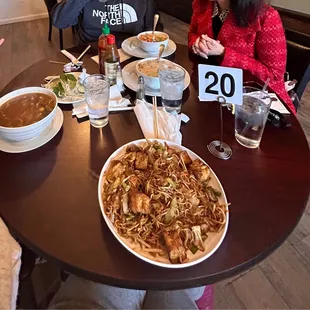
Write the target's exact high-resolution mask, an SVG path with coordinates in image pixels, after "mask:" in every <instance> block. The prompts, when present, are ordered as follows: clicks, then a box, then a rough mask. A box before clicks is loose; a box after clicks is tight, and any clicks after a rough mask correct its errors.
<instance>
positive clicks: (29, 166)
mask: <svg viewBox="0 0 310 310" xmlns="http://www.w3.org/2000/svg"><path fill="white" fill-rule="evenodd" d="M53 60H60V61H65V59H64V57H63V56H62V55H61V54H60V53H55V55H54V57H53ZM175 61H176V62H177V63H179V64H181V65H182V66H184V67H185V68H186V69H187V70H188V72H190V73H191V72H192V70H193V67H194V68H195V66H196V64H193V63H192V62H191V61H190V59H189V57H188V52H187V48H186V47H185V46H180V45H179V46H178V49H177V51H176V55H175ZM84 63H85V65H86V67H87V69H88V72H91V73H95V72H97V71H98V68H97V65H96V64H95V63H94V62H93V61H92V60H91V59H90V57H88V56H86V57H84ZM61 69H62V66H61V65H57V64H51V63H49V62H48V60H47V59H45V60H42V61H39V62H37V63H36V64H34V65H33V66H31V67H30V68H28V69H27V70H25V71H24V72H22V73H21V74H20V75H18V76H17V77H16V78H14V79H13V80H12V81H11V82H10V83H9V84H8V85H7V86H6V87H5V88H4V89H3V91H2V92H1V96H2V95H4V94H6V93H8V92H9V91H12V90H14V89H17V88H21V87H25V86H35V85H40V84H41V83H42V82H43V79H44V77H45V76H48V75H52V74H59V72H60V71H61ZM186 98H187V102H186V104H185V105H184V107H183V111H184V112H185V113H186V114H187V115H188V116H189V117H190V119H191V120H190V122H189V123H188V124H186V125H182V129H181V131H182V134H183V145H184V146H186V147H188V148H190V149H191V150H193V151H194V152H196V153H197V154H198V155H199V156H201V157H202V158H203V159H204V160H205V161H206V162H207V163H208V164H209V165H210V166H211V167H212V169H214V171H215V173H216V174H217V175H218V177H219V179H220V180H221V182H222V184H223V186H224V189H225V192H226V194H227V197H228V200H229V202H231V207H230V222H229V228H228V232H227V235H226V238H225V240H224V242H223V243H222V245H221V247H220V248H219V249H218V250H217V251H216V253H215V254H214V255H212V257H210V258H209V259H207V260H206V261H204V262H203V263H201V264H199V265H196V266H194V267H191V268H185V269H181V270H169V269H166V268H159V267H155V266H152V265H150V264H147V263H146V262H143V261H141V260H139V259H138V258H136V257H135V256H133V255H132V254H130V253H129V252H128V251H127V250H126V249H125V248H123V247H122V245H121V244H120V243H119V242H118V241H117V240H116V239H115V238H114V237H113V235H112V234H111V232H110V231H109V230H108V228H107V226H106V224H105V222H104V221H103V218H102V215H101V211H100V209H99V203H98V198H97V186H98V175H99V173H100V170H101V168H102V166H103V164H104V163H105V161H106V160H107V158H108V157H109V156H110V155H111V153H112V152H113V151H115V150H116V149H117V148H118V147H120V146H121V145H123V144H125V143H127V142H130V141H132V140H135V139H140V138H143V135H142V132H141V130H140V127H139V125H138V123H137V120H136V117H135V114H134V113H133V112H132V111H127V112H121V113H117V114H112V115H111V116H110V122H109V125H108V126H107V127H105V128H103V129H102V130H98V129H95V128H92V127H91V126H90V124H89V122H88V121H84V122H78V121H77V119H76V118H75V117H72V116H71V107H70V106H69V107H68V106H61V108H63V111H64V124H63V128H62V129H61V131H60V132H59V133H58V134H57V136H56V137H55V138H54V139H52V140H51V141H50V142H49V143H47V144H46V145H45V146H43V147H41V148H39V149H37V150H34V151H31V152H28V153H23V154H7V153H3V152H0V162H1V164H0V165H1V180H0V188H1V196H0V214H1V216H2V217H3V219H4V221H5V222H6V224H7V225H8V226H9V228H10V230H11V232H12V233H13V234H14V235H15V236H16V237H17V238H18V239H19V240H20V241H21V242H22V243H24V244H25V245H26V246H27V247H29V248H30V249H32V250H33V251H34V252H35V253H36V254H38V255H40V256H42V257H44V258H46V259H48V260H53V261H54V262H57V263H58V264H59V265H60V266H61V267H62V268H64V269H66V270H68V271H69V272H71V273H75V274H77V275H79V276H82V277H85V278H88V279H91V280H94V281H97V282H102V283H106V284H111V285H115V286H121V287H126V288H138V289H181V288H187V287H193V286H199V285H205V284H210V283H214V282H217V281H219V280H221V279H224V278H227V277H230V276H233V275H235V274H237V273H239V272H241V271H244V270H246V269H248V268H250V267H252V266H253V265H255V264H257V263H258V262H260V261H261V260H262V259H264V258H265V257H266V256H268V255H269V254H270V253H272V251H274V250H275V249H277V248H278V247H279V246H280V245H281V244H282V242H283V241H284V240H285V239H286V238H287V237H288V236H289V234H290V233H291V232H292V231H293V229H294V228H295V226H296V225H297V223H298V221H299V219H300V217H301V215H302V213H303V211H304V208H305V206H306V202H307V199H308V195H309V190H310V175H309V171H310V157H309V148H308V144H307V140H306V138H305V135H304V133H303V131H302V129H301V127H300V125H299V123H298V121H297V120H296V118H295V117H294V116H292V118H291V119H292V127H291V128H287V129H278V128H275V127H272V126H271V125H267V126H266V129H265V132H264V136H263V139H262V142H261V145H260V147H259V148H258V149H254V150H251V149H247V148H244V147H242V146H241V145H239V144H238V143H237V142H236V141H235V138H234V118H233V115H231V113H230V112H229V111H227V110H226V109H225V111H224V121H225V126H224V141H225V142H226V143H227V144H228V145H230V146H231V148H232V150H233V156H232V158H231V159H230V160H228V161H222V160H219V159H217V158H215V157H213V156H212V155H211V154H210V153H209V152H208V150H207V147H206V145H207V144H208V143H209V142H210V141H212V140H214V139H218V138H219V106H218V104H217V103H215V102H208V103H207V102H199V101H198V98H197V91H196V90H195V88H194V86H193V85H192V84H191V85H190V87H189V90H188V91H187V92H186Z"/></svg>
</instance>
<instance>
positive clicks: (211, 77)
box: [198, 65, 243, 104]
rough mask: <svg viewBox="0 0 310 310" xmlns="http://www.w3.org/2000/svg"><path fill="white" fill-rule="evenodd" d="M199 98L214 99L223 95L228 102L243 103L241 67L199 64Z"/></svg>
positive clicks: (201, 99) (204, 99)
mask: <svg viewBox="0 0 310 310" xmlns="http://www.w3.org/2000/svg"><path fill="white" fill-rule="evenodd" d="M198 78H199V100H200V101H214V100H217V97H218V96H223V97H224V98H225V99H226V102H227V103H232V104H242V85H243V72H242V70H241V69H235V68H227V67H219V66H209V65H198Z"/></svg>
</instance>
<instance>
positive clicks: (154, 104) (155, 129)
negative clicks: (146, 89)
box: [152, 96, 159, 139]
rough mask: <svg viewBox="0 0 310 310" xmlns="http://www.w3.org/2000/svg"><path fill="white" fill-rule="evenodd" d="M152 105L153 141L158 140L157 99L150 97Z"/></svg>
mask: <svg viewBox="0 0 310 310" xmlns="http://www.w3.org/2000/svg"><path fill="white" fill-rule="evenodd" d="M152 103H153V114H154V117H153V126H154V135H155V139H158V138H159V134H158V116H157V98H156V96H154V97H152Z"/></svg>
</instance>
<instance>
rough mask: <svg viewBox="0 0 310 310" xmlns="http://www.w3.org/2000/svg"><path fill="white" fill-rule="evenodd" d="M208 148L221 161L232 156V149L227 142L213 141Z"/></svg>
mask: <svg viewBox="0 0 310 310" xmlns="http://www.w3.org/2000/svg"><path fill="white" fill-rule="evenodd" d="M221 144H222V147H221ZM207 148H208V150H209V152H210V153H211V154H212V155H214V156H216V157H217V158H219V159H224V160H227V159H229V158H230V157H231V155H232V150H231V148H230V147H229V146H228V145H227V144H226V143H225V142H222V143H221V141H219V140H215V141H212V142H211V143H210V144H208V145H207Z"/></svg>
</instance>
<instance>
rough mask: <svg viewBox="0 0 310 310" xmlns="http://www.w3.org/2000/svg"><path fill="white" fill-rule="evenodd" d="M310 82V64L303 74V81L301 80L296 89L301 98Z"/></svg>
mask: <svg viewBox="0 0 310 310" xmlns="http://www.w3.org/2000/svg"><path fill="white" fill-rule="evenodd" d="M309 82H310V64H309V65H308V68H307V70H306V72H305V74H304V76H303V78H302V79H301V81H300V82H299V85H298V87H297V90H296V94H297V96H298V97H299V98H300V99H301V97H302V95H303V93H304V91H305V89H306V87H307V85H308V83H309Z"/></svg>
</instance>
